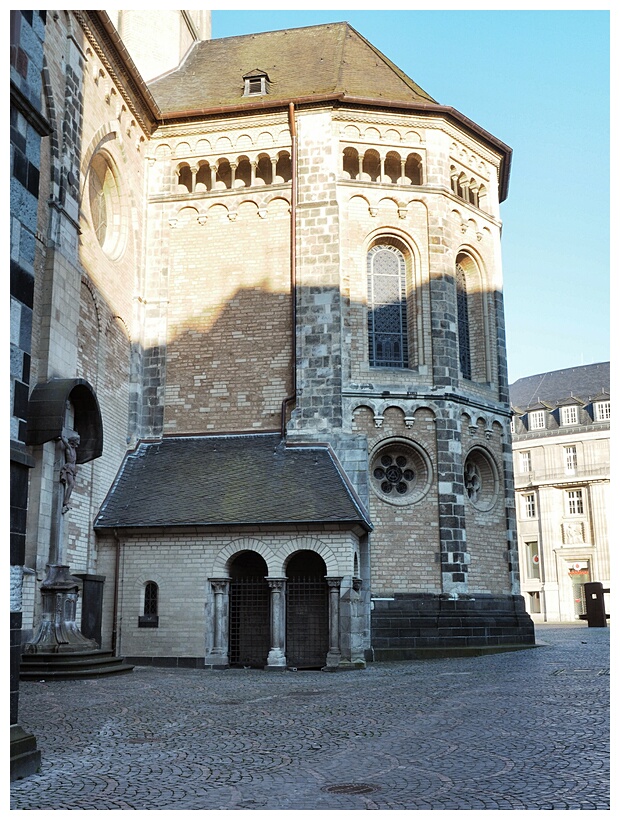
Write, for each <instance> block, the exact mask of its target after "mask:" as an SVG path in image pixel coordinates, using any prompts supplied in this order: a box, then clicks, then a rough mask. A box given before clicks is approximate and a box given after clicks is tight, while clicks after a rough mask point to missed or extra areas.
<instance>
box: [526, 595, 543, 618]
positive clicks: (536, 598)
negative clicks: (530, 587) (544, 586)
mask: <svg viewBox="0 0 620 820" xmlns="http://www.w3.org/2000/svg"><path fill="white" fill-rule="evenodd" d="M528 594H529V597H530V613H531V614H532V615H539V614H540V612H541V608H540V592H538V591H535V592H530V593H528Z"/></svg>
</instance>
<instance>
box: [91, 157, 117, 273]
mask: <svg viewBox="0 0 620 820" xmlns="http://www.w3.org/2000/svg"><path fill="white" fill-rule="evenodd" d="M88 202H89V205H90V217H91V223H92V226H93V230H94V232H95V236H96V237H97V240H98V241H99V244H100V245H101V247H102V249H103V251H104V253H105V254H106V255H107V256H109V257H111V258H115V257H117V256H119V255H120V253H121V252H122V250H123V232H122V229H121V228H122V220H121V197H120V192H119V189H118V185H117V182H116V175H115V174H114V171H113V169H112V165H111V163H110V162H109V161H108V159H107V157H106V156H105V155H104V154H102V153H99V154H95V156H94V157H93V159H92V162H91V164H90V171H89V174H88Z"/></svg>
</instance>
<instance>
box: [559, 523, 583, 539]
mask: <svg viewBox="0 0 620 820" xmlns="http://www.w3.org/2000/svg"><path fill="white" fill-rule="evenodd" d="M584 542H585V532H584V526H583V521H567V522H565V523H564V524H562V543H563V544H583V543H584Z"/></svg>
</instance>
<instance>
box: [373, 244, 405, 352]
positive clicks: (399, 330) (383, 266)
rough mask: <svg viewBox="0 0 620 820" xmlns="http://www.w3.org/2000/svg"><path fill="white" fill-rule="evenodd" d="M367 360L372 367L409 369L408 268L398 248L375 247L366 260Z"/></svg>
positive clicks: (387, 246) (383, 245) (389, 246)
mask: <svg viewBox="0 0 620 820" xmlns="http://www.w3.org/2000/svg"><path fill="white" fill-rule="evenodd" d="M367 276H368V359H369V364H370V366H371V367H408V366H409V345H408V338H407V337H408V331H407V266H406V261H405V257H404V255H403V253H402V251H400V250H399V249H398V248H397V247H394V246H393V245H391V244H390V245H388V244H380V245H374V246H373V247H372V248H371V249H370V250H369V251H368V256H367Z"/></svg>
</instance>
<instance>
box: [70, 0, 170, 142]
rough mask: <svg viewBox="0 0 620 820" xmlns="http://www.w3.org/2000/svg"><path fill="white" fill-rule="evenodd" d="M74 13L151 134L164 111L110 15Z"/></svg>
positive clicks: (89, 40)
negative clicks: (156, 100) (158, 104)
mask: <svg viewBox="0 0 620 820" xmlns="http://www.w3.org/2000/svg"><path fill="white" fill-rule="evenodd" d="M74 14H75V16H76V18H77V20H78V22H79V23H80V26H81V27H82V29H83V31H84V34H85V35H86V38H87V39H88V42H89V44H90V45H91V47H92V48H93V50H94V51H95V53H96V54H97V57H98V58H99V59H100V60H101V63H102V65H103V67H104V68H105V70H106V71H107V72H108V74H109V75H110V78H111V79H112V82H113V83H114V85H115V86H116V88H117V90H118V92H119V94H121V95H122V97H123V99H124V101H125V102H126V103H127V105H128V106H129V108H130V110H131V112H132V114H133V116H134V117H135V118H136V120H137V121H138V122H139V123H140V125H141V127H142V128H143V130H144V131H145V132H146V133H147V134H149V135H150V134H151V133H152V132H153V130H154V129H155V127H156V124H157V121H158V119H159V117H160V116H161V112H160V111H159V108H158V106H157V103H156V102H155V99H154V97H153V95H152V94H151V92H150V91H149V89H148V88H147V85H146V83H145V82H144V80H143V79H142V77H141V76H140V72H139V71H138V69H137V68H136V66H135V63H134V62H133V60H132V59H131V57H130V55H129V52H128V51H127V49H126V48H125V46H124V45H123V42H122V40H121V39H120V37H119V36H118V34H117V33H116V31H115V29H114V26H113V25H112V23H111V21H110V18H109V17H108V15H107V14H106V13H105V12H104V11H74Z"/></svg>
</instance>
